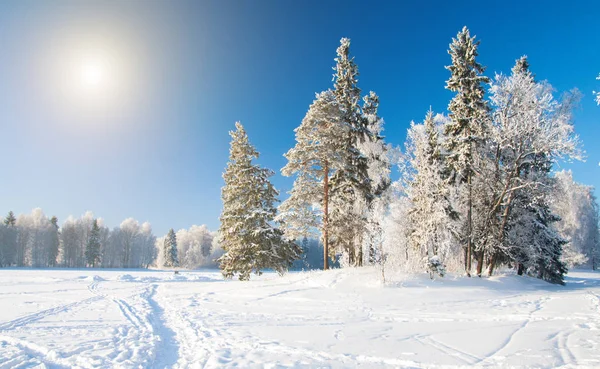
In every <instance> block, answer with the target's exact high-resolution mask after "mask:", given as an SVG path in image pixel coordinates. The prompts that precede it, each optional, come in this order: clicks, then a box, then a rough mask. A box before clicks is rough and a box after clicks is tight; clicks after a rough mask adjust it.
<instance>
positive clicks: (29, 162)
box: [0, 0, 600, 235]
mask: <svg viewBox="0 0 600 369" xmlns="http://www.w3.org/2000/svg"><path fill="white" fill-rule="evenodd" d="M463 25H467V26H468V27H469V28H470V29H471V32H472V34H475V35H477V37H478V39H480V40H481V47H480V58H479V60H480V62H481V63H482V64H484V65H485V66H487V72H486V74H487V75H489V76H493V74H494V73H495V72H509V71H510V68H511V67H512V65H513V63H514V61H515V59H517V58H518V57H519V56H521V55H523V54H527V55H528V56H529V60H530V63H531V69H532V71H533V72H534V73H535V74H536V76H537V78H538V79H547V80H549V81H550V83H552V84H553V86H554V87H555V88H556V89H557V91H559V92H560V91H565V90H568V89H571V88H574V87H577V88H579V89H580V90H581V91H582V92H583V94H584V97H583V100H582V102H581V106H580V108H579V109H578V110H577V112H576V120H575V125H576V130H577V132H578V133H579V134H580V135H581V137H582V139H583V143H584V148H585V150H586V152H587V156H588V159H587V162H586V163H576V164H569V165H565V166H563V167H567V168H572V169H573V171H574V175H575V178H576V180H578V181H580V182H583V183H586V184H590V185H594V186H595V187H597V188H598V187H600V167H598V162H600V147H599V146H600V145H599V143H598V139H599V133H600V107H598V106H596V105H595V103H594V99H593V96H592V90H594V89H596V90H598V89H600V81H596V80H595V77H596V76H597V75H598V73H599V72H600V47H599V45H600V2H598V1H576V2H567V1H523V0H521V1H514V2H513V1H477V2H475V1H460V2H458V1H455V2H451V1H419V2H417V1H413V2H409V1H390V2H380V3H377V2H366V1H363V2H358V1H356V2H355V1H342V2H337V1H287V0H282V1H274V0H273V1H266V0H264V1H143V2H142V1H104V2H102V1H72V2H66V1H46V2H42V1H33V0H29V1H2V2H0V127H1V129H0V148H1V150H2V152H3V155H2V156H3V160H2V165H1V168H2V170H1V173H2V180H1V182H0V212H3V213H4V212H7V211H8V210H13V211H15V212H17V213H23V212H29V211H30V210H31V209H32V208H34V207H42V208H43V209H44V211H45V212H46V214H47V215H57V216H58V217H59V220H60V221H62V220H64V219H65V218H66V217H67V216H68V215H70V214H73V215H76V216H78V215H80V214H82V213H84V212H85V211H86V210H92V211H93V212H94V213H95V214H96V215H97V216H99V217H102V218H104V219H105V221H106V223H107V225H109V226H111V227H112V226H116V225H118V224H119V223H120V222H121V221H122V220H123V219H125V218H127V217H134V218H136V219H138V220H140V221H146V220H147V221H149V222H150V223H151V224H152V225H153V227H154V230H155V233H157V234H159V235H160V234H163V233H165V232H166V231H167V230H168V229H169V228H171V227H173V228H175V229H179V228H184V227H185V228H187V227H189V226H190V225H192V224H207V225H208V226H209V227H210V228H211V229H216V228H217V227H218V217H219V214H220V211H221V200H220V188H221V186H222V185H223V181H222V178H221V174H222V172H223V169H224V167H225V164H226V162H227V157H228V148H229V147H228V146H229V136H228V131H229V130H231V129H232V128H233V126H234V122H235V121H236V120H240V121H241V122H242V123H243V124H244V126H245V127H246V129H247V131H248V133H249V136H250V139H251V141H252V142H253V143H254V145H255V146H256V147H257V148H258V150H259V151H260V152H261V155H262V156H261V158H260V160H259V162H260V163H261V164H263V165H265V166H267V167H270V168H271V169H273V170H275V171H276V172H277V175H276V176H275V177H274V179H273V181H274V183H275V185H276V186H277V188H278V189H280V191H281V192H282V194H285V192H286V191H287V190H289V188H290V186H291V183H292V180H291V179H288V178H284V177H282V176H281V175H280V174H279V169H280V168H281V167H282V166H283V165H284V164H285V159H284V158H283V156H282V155H283V154H284V153H285V152H286V151H287V150H288V149H289V148H290V147H291V146H292V145H293V144H294V133H293V129H294V128H295V127H296V126H298V124H299V123H300V121H301V119H302V117H303V116H304V114H305V113H306V110H307V109H308V106H309V104H310V103H311V101H312V100H313V98H314V93H315V92H318V91H321V90H324V89H327V88H329V87H331V84H332V83H331V77H332V69H331V68H332V66H333V65H334V61H333V58H334V57H335V49H336V47H337V46H338V44H339V39H340V38H341V37H349V38H351V40H352V46H351V51H352V54H353V55H354V56H355V58H356V59H355V60H356V62H357V64H358V66H359V70H360V81H359V83H360V87H361V88H362V89H363V91H364V92H367V91H369V90H373V91H375V92H377V93H378V94H379V96H380V98H381V108H380V112H381V115H382V116H383V117H384V119H385V121H386V127H385V129H386V131H385V133H386V136H387V139H388V141H389V142H391V143H393V144H395V145H401V144H403V142H404V139H405V136H406V129H407V127H408V125H409V123H410V121H411V120H421V119H422V118H423V116H424V115H425V113H426V111H427V109H428V108H429V106H432V107H433V109H434V110H435V111H436V112H445V111H446V108H447V104H448V101H449V99H450V98H451V96H452V95H451V94H450V93H449V92H448V91H446V90H445V89H444V84H445V80H446V79H447V77H448V72H447V71H446V70H445V69H444V66H445V65H447V64H449V62H450V58H449V56H448V54H447V49H448V44H449V43H450V41H451V38H452V37H453V36H454V35H456V33H457V32H458V31H459V30H460V28H461V27H462V26H463ZM84 49H93V50H100V52H101V53H102V52H104V53H107V54H109V55H110V57H111V58H112V59H111V60H112V62H113V64H111V65H114V68H113V72H111V73H112V75H110V73H107V74H109V75H108V77H109V78H110V79H111V80H112V82H111V83H114V86H115V89H113V90H111V92H110V93H109V94H108V95H109V96H102V97H101V98H98V100H101V101H97V102H96V101H94V96H81V95H85V93H81V95H80V94H79V93H73V92H72V91H71V92H65V91H67V90H68V89H67V88H66V87H65V86H67V85H70V84H72V83H73V80H74V79H75V78H76V76H77V73H78V71H76V70H70V69H69V68H72V65H71V64H69V63H68V61H69V60H70V59H69V58H70V55H75V54H76V53H77V52H79V51H78V50H84ZM66 65H69V67H65V66H66Z"/></svg>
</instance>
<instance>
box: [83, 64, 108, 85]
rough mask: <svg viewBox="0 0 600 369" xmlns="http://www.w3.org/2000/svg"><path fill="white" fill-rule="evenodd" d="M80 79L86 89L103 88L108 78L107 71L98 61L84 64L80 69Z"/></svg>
mask: <svg viewBox="0 0 600 369" xmlns="http://www.w3.org/2000/svg"><path fill="white" fill-rule="evenodd" d="M80 78H81V83H82V84H83V86H84V87H88V88H99V87H102V83H103V82H105V79H106V78H107V76H106V69H105V67H104V66H103V65H102V64H101V63H99V62H98V61H91V62H87V63H84V64H83V65H82V66H81V68H80Z"/></svg>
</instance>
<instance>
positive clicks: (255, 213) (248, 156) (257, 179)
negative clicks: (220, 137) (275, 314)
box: [219, 122, 301, 280]
mask: <svg viewBox="0 0 600 369" xmlns="http://www.w3.org/2000/svg"><path fill="white" fill-rule="evenodd" d="M235 127H236V130H235V131H231V132H230V133H229V134H230V135H231V138H232V140H231V148H230V151H229V154H230V155H229V163H228V164H227V168H226V169H225V173H224V174H223V179H224V180H225V186H224V187H223V189H222V193H221V197H222V199H223V212H222V213H221V218H220V220H221V226H220V228H219V236H220V240H221V246H222V247H223V250H225V254H224V255H223V256H222V257H221V258H220V259H219V262H220V267H221V271H222V273H223V276H225V277H226V278H232V277H233V276H234V275H236V274H237V275H238V277H239V279H240V280H248V279H249V278H250V274H251V273H252V272H254V273H256V274H258V275H260V274H261V273H262V270H263V269H267V268H272V269H275V270H276V271H277V272H278V273H280V274H282V273H284V272H285V271H286V270H287V268H288V267H290V266H291V264H292V262H293V261H294V260H296V259H298V258H299V256H300V252H301V251H300V248H299V247H298V246H297V245H296V244H295V243H294V242H292V241H288V240H286V239H284V237H283V232H282V231H281V230H280V229H278V228H275V227H274V226H273V225H272V222H273V220H274V218H275V215H276V209H275V203H276V202H277V201H278V200H277V195H278V192H277V190H276V189H275V188H274V187H273V185H272V184H271V182H270V181H269V177H270V176H272V175H273V173H272V171H270V170H268V169H264V168H260V167H259V166H258V165H254V164H252V160H253V159H257V158H258V156H259V154H258V152H257V151H256V149H255V148H254V147H253V146H252V145H251V144H250V142H249V141H248V136H247V134H246V131H245V130H244V127H243V126H242V125H241V123H239V122H237V123H236V124H235Z"/></svg>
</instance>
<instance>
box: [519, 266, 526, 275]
mask: <svg viewBox="0 0 600 369" xmlns="http://www.w3.org/2000/svg"><path fill="white" fill-rule="evenodd" d="M524 269H525V268H524V267H523V264H521V263H518V264H517V274H518V275H523V270H524Z"/></svg>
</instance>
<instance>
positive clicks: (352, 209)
mask: <svg viewBox="0 0 600 369" xmlns="http://www.w3.org/2000/svg"><path fill="white" fill-rule="evenodd" d="M335 61H336V66H335V68H334V70H335V74H334V75H333V78H334V87H335V88H334V94H335V96H336V100H337V102H338V104H339V107H340V114H341V119H340V121H341V123H342V124H343V125H344V126H346V127H347V132H346V135H345V137H344V139H345V147H344V149H343V151H341V153H342V155H343V161H344V165H343V167H342V168H340V169H339V170H338V171H337V172H336V173H335V174H334V175H333V177H332V179H331V194H332V198H331V203H330V204H331V216H330V222H331V231H332V235H331V236H332V239H331V241H332V242H333V245H334V246H335V248H336V249H337V252H338V253H343V254H345V256H346V257H347V259H348V263H349V264H350V265H360V263H361V262H362V256H361V255H360V252H361V250H362V241H363V240H362V238H363V236H364V234H365V232H366V230H367V222H368V218H367V209H368V204H369V203H370V202H371V201H372V199H373V196H372V193H371V186H370V180H369V175H368V160H367V157H366V156H365V155H363V153H362V152H361V150H360V148H359V145H360V143H361V142H364V141H365V140H368V139H370V137H371V132H369V130H368V127H367V120H366V119H365V118H364V116H363V115H362V112H361V109H360V106H359V102H360V89H359V88H358V66H357V65H356V63H355V62H354V58H353V57H350V39H348V38H342V39H341V40H340V46H339V47H338V49H337V58H336V59H335Z"/></svg>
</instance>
